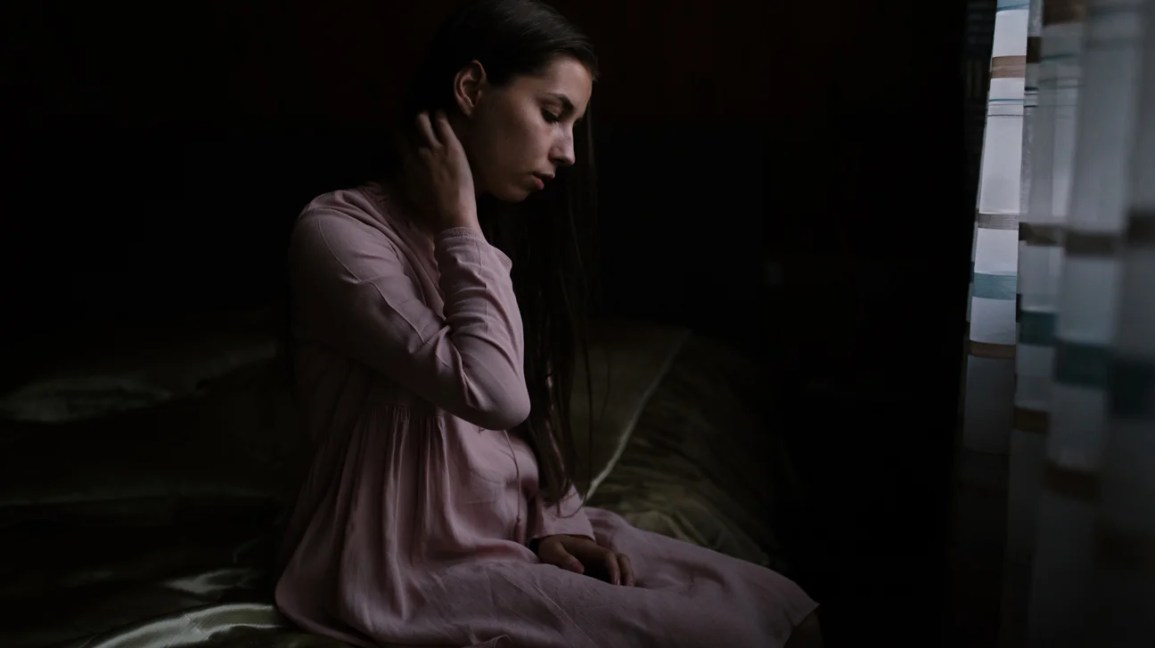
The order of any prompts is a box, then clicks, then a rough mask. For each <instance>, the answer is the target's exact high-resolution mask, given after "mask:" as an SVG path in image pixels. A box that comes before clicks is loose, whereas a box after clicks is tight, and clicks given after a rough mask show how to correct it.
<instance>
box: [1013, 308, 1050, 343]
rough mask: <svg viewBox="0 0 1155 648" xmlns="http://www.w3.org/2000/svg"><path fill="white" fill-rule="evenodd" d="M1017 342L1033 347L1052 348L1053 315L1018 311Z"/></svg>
mask: <svg viewBox="0 0 1155 648" xmlns="http://www.w3.org/2000/svg"><path fill="white" fill-rule="evenodd" d="M1019 342H1021V343H1023V344H1033V345H1035V346H1054V344H1055V314H1054V313H1045V312H1042V311H1019Z"/></svg>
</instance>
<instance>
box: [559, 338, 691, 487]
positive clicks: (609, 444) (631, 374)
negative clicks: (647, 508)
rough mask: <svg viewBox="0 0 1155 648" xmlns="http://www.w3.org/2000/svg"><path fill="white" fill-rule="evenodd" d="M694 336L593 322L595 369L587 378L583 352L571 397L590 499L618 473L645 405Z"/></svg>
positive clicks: (591, 346) (580, 469) (591, 342)
mask: <svg viewBox="0 0 1155 648" xmlns="http://www.w3.org/2000/svg"><path fill="white" fill-rule="evenodd" d="M689 335H690V330H689V329H687V328H684V327H679V326H672V325H660V324H656V323H652V322H646V321H641V320H630V319H622V318H619V319H601V320H597V321H595V322H592V323H591V330H590V340H589V360H590V367H589V369H590V370H589V373H588V374H587V372H586V367H585V363H584V357H583V355H582V354H581V353H579V354H578V356H577V360H576V362H575V363H574V364H575V367H574V384H573V390H572V392H571V398H570V421H571V424H572V426H573V435H574V444H575V446H576V450H577V455H578V477H579V478H581V477H584V476H585V475H587V474H588V475H589V478H590V484H589V487H588V488H587V490H586V493H585V499H589V498H590V497H592V496H593V494H594V493H595V492H596V491H597V488H598V486H599V485H600V484H601V483H602V482H603V481H605V479H606V477H607V476H608V475H609V474H610V472H611V471H612V470H613V468H614V465H615V464H616V463H617V461H618V459H619V458H620V457H621V454H622V451H623V450H624V449H625V447H626V443H627V442H629V440H630V435H631V434H632V433H633V431H634V426H635V424H636V423H637V420H638V417H639V416H640V415H641V413H642V410H643V409H644V408H645V405H646V402H647V401H648V400H649V398H650V395H651V394H652V393H653V391H654V389H655V388H656V387H657V386H658V383H659V382H661V379H662V377H663V376H664V375H665V374H666V372H667V371H668V370H669V368H670V365H671V364H672V363H673V360H674V358H675V357H676V356H677V354H678V351H679V350H680V349H681V348H682V345H683V344H685V342H686V340H687V339H688V338H689ZM587 375H588V376H589V378H590V380H589V383H590V384H589V385H587V381H586V377H587ZM591 386H592V391H591V389H590V388H591ZM591 397H592V399H591ZM591 400H592V409H591Z"/></svg>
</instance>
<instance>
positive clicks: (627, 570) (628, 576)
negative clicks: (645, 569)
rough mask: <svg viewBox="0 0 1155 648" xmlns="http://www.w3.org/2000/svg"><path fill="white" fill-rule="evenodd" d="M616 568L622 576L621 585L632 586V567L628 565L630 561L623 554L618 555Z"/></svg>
mask: <svg viewBox="0 0 1155 648" xmlns="http://www.w3.org/2000/svg"><path fill="white" fill-rule="evenodd" d="M618 567H619V569H620V570H621V574H622V584H623V585H625V586H627V587H633V586H634V567H633V565H631V564H630V559H629V558H627V557H626V555H625V554H618Z"/></svg>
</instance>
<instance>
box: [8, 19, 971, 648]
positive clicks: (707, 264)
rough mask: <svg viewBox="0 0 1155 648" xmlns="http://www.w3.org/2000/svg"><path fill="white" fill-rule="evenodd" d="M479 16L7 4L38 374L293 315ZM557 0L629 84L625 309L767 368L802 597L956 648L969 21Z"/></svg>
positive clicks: (603, 134)
mask: <svg viewBox="0 0 1155 648" xmlns="http://www.w3.org/2000/svg"><path fill="white" fill-rule="evenodd" d="M452 4H453V3H451V2H448V1H447V0H441V1H438V2H424V3H408V4H401V3H388V2H369V1H367V0H359V1H352V0H350V1H346V2H341V3H317V2H274V1H273V0H248V1H245V2H231V1H230V2H226V1H223V0H214V1H210V2H199V3H177V4H174V3H152V4H145V3H140V6H139V7H133V8H128V7H126V6H125V5H117V6H115V7H112V8H110V7H109V6H107V3H89V2H32V1H31V0H24V1H21V2H6V3H4V4H3V7H2V9H0V14H2V16H0V25H2V26H3V27H2V29H3V31H4V32H6V33H4V34H3V39H0V42H2V43H3V45H2V46H0V47H2V48H3V49H2V52H3V54H2V56H3V59H2V60H0V69H2V70H4V71H5V73H4V74H5V76H4V77H3V81H2V89H0V92H2V93H3V94H2V95H0V100H2V101H0V119H2V121H3V124H4V126H5V134H4V147H3V148H4V151H3V155H4V157H5V158H7V160H6V164H5V166H4V168H5V169H6V171H5V173H4V178H3V184H4V186H5V194H4V195H5V204H4V207H5V212H4V218H3V219H2V222H0V248H2V250H0V279H2V282H0V283H2V286H3V288H2V289H3V292H2V295H0V297H2V299H3V303H4V304H5V311H6V313H7V315H6V316H5V318H4V319H5V322H4V324H3V326H5V327H6V328H7V334H6V335H5V336H4V338H3V339H4V343H3V345H4V347H5V358H6V361H5V366H6V367H7V368H8V376H7V377H8V378H12V377H13V376H16V375H18V374H19V373H20V372H21V371H25V370H28V369H29V368H31V367H33V366H34V365H35V364H36V362H37V358H39V357H41V356H42V355H43V354H44V353H46V352H49V351H51V350H52V349H54V348H58V347H59V344H60V341H61V340H64V339H66V338H68V337H69V336H70V335H71V334H72V333H73V332H75V331H77V330H79V329H81V328H83V327H86V326H90V325H95V324H98V323H109V322H112V323H115V322H118V321H139V320H142V319H143V320H148V319H158V320H159V319H163V318H164V317H167V316H175V315H179V314H181V313H186V312H197V311H208V310H219V309H223V308H232V307H238V306H241V307H243V306H249V305H254V304H261V303H265V302H267V301H269V300H270V299H271V298H272V297H273V296H274V295H275V291H276V285H277V280H278V278H279V275H278V272H279V270H280V266H279V264H280V261H281V254H282V252H283V245H284V241H285V236H286V234H287V228H288V226H289V224H290V223H291V221H292V218H293V217H294V216H295V215H296V214H297V212H298V211H299V210H300V208H301V206H303V204H304V203H305V202H306V201H307V200H308V199H309V198H311V197H313V196H314V195H316V194H317V193H319V192H321V191H326V190H328V189H332V188H336V187H339V186H342V185H343V184H345V183H346V182H350V181H352V180H353V179H355V178H356V177H358V174H359V173H360V172H361V171H362V170H363V169H364V168H365V167H366V165H367V164H368V163H369V162H370V161H371V160H372V159H373V156H374V154H375V150H374V147H375V146H376V142H377V141H379V140H378V138H379V137H380V125H381V124H382V123H383V122H384V121H385V119H386V118H388V117H389V116H391V115H392V110H393V102H394V101H395V99H396V96H397V91H398V90H399V87H400V84H401V83H402V82H403V81H404V80H405V78H406V77H407V75H408V73H409V72H410V71H411V66H412V65H414V64H415V62H416V61H415V59H416V57H417V56H418V54H419V52H420V51H421V48H422V46H423V45H424V43H425V41H426V39H427V38H428V37H429V35H430V33H431V30H432V29H433V27H434V25H435V24H436V23H437V21H438V20H439V19H440V17H441V16H442V15H443V14H444V13H445V12H446V11H447V10H448V8H449V7H450V6H451V5H452ZM558 4H559V6H561V7H563V9H565V10H566V11H567V12H568V13H569V14H570V15H571V16H572V17H573V18H574V19H575V20H576V21H577V22H578V23H579V24H580V25H582V26H583V27H585V28H586V30H587V31H588V32H589V33H590V34H591V36H592V37H593V39H594V41H595V43H596V45H597V46H598V48H599V53H600V55H601V58H602V64H603V79H602V80H601V81H600V82H599V84H598V86H597V88H596V90H595V97H594V102H595V109H596V111H597V121H596V127H597V131H596V135H597V138H598V145H599V149H598V161H599V165H600V180H601V183H602V196H601V204H602V205H603V212H602V215H601V219H602V231H601V240H602V248H603V251H604V258H603V274H604V275H605V277H607V278H608V279H609V280H607V281H606V282H605V285H606V287H607V293H606V299H607V304H608V306H609V307H610V309H611V310H612V311H613V312H616V313H620V314H625V315H635V316H644V317H651V318H655V319H661V320H666V321H673V322H679V323H685V324H689V325H692V326H694V327H695V328H697V329H698V330H699V331H702V332H704V333H707V334H711V335H715V336H718V337H721V338H723V339H726V340H729V341H731V342H733V343H735V344H739V345H743V346H744V347H745V348H748V349H749V350H750V352H751V353H752V354H757V355H759V356H761V357H764V358H766V359H767V360H768V361H769V362H770V363H771V364H770V367H771V369H772V371H773V374H774V376H775V379H776V380H775V382H774V384H773V385H768V389H777V390H778V391H776V392H775V393H776V394H777V396H779V397H780V398H781V399H782V401H783V402H784V404H785V409H784V410H783V412H784V417H785V418H786V419H787V421H788V422H789V425H788V426H787V428H788V432H789V436H790V437H791V442H792V443H793V444H794V448H795V452H796V454H797V457H798V461H799V465H800V466H801V472H802V474H803V478H804V481H805V482H806V485H807V487H808V488H809V489H810V491H809V492H810V493H811V495H812V500H811V502H812V506H811V508H810V509H808V510H807V511H804V512H802V514H804V515H805V516H807V517H805V519H802V520H801V521H800V522H799V528H797V529H784V534H785V535H786V536H787V537H789V538H792V542H793V543H794V545H795V550H796V552H797V555H798V556H800V563H799V564H800V567H799V568H800V574H801V577H802V578H804V579H805V580H806V584H807V585H808V586H809V587H810V588H812V589H813V591H814V592H815V594H816V596H817V597H818V598H819V599H820V600H822V601H824V603H826V604H827V608H828V609H829V610H830V614H831V617H832V619H834V620H841V623H842V627H843V628H844V629H843V630H842V633H843V634H842V636H843V637H844V638H845V637H855V636H856V630H855V628H863V627H869V634H867V635H862V636H876V635H877V634H879V633H882V632H886V631H887V630H889V629H890V626H893V625H895V624H899V623H901V624H903V628H902V632H909V633H916V634H917V633H928V632H929V633H933V632H935V629H936V628H937V627H938V626H937V623H938V620H937V619H938V615H939V614H940V612H941V608H942V606H943V604H944V599H943V592H944V591H945V587H944V583H943V582H942V576H943V573H944V572H943V571H942V569H943V568H944V562H943V561H942V560H941V558H942V553H943V551H944V549H943V541H944V538H945V532H944V525H945V520H946V514H947V508H946V496H945V493H946V488H947V484H948V481H947V477H948V472H949V466H950V461H949V459H950V455H949V449H950V447H951V440H952V438H953V430H954V423H955V417H956V409H955V408H956V400H955V399H956V396H957V377H958V369H959V364H958V363H959V361H960V359H961V353H960V349H959V342H960V341H961V339H962V335H963V324H964V322H963V318H964V313H965V298H966V273H967V270H968V267H969V266H968V261H969V250H970V236H971V230H970V228H971V213H972V206H973V204H974V201H973V187H969V186H968V184H967V182H966V179H967V178H968V174H967V170H966V168H965V166H964V164H965V158H964V140H963V122H964V115H963V101H962V98H963V92H962V79H961V77H960V53H961V39H962V30H963V22H964V13H963V6H962V3H950V2H947V3H918V4H917V6H915V3H867V2H856V1H852V0H835V1H834V2H825V3H805V2H794V3H785V2H766V3H740V2H738V1H737V0H725V1H719V2H688V1H684V0H681V1H677V2H674V1H671V0H645V1H631V2H608V1H606V2H589V1H585V2H583V1H579V0H567V1H566V2H559V3H558ZM899 619H900V620H899ZM835 632H837V631H835ZM916 634H910V637H909V638H913V637H914V636H916ZM917 636H920V637H924V636H927V635H926V634H918V635H917ZM907 638H908V637H907V636H906V635H903V636H901V637H899V639H897V640H895V641H888V642H887V643H888V645H898V644H902V645H908V644H909V645H932V643H933V642H931V643H923V644H919V643H918V642H917V641H913V642H907V641H906V640H905V639H907Z"/></svg>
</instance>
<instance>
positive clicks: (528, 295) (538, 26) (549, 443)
mask: <svg viewBox="0 0 1155 648" xmlns="http://www.w3.org/2000/svg"><path fill="white" fill-rule="evenodd" d="M558 56H567V57H572V58H574V59H576V60H577V61H579V62H580V63H582V64H583V65H584V66H585V67H586V68H587V69H588V70H589V72H590V75H591V76H592V77H593V78H594V79H596V78H597V75H598V61H597V57H596V55H595V54H594V51H593V47H592V45H591V44H590V41H589V39H588V38H587V37H586V36H585V35H584V34H582V33H581V32H580V31H579V30H578V29H577V28H576V27H575V26H574V25H572V24H571V23H570V22H569V21H568V20H567V19H566V18H565V17H564V16H562V15H561V14H560V13H559V12H558V11H557V10H555V9H554V8H553V7H551V6H549V5H547V4H545V3H544V2H541V1H540V0H474V1H473V2H469V3H467V4H464V5H462V6H461V7H459V8H458V9H457V10H456V11H455V12H454V13H452V14H451V15H450V16H449V17H448V18H447V19H446V20H445V21H444V22H443V23H442V25H441V27H440V28H439V29H438V31H437V32H436V34H435V35H434V37H433V40H432V42H431V43H430V45H429V48H428V54H427V56H426V58H425V59H424V60H423V61H422V63H421V64H420V65H419V67H418V68H417V71H416V73H415V74H414V76H413V78H412V81H411V83H410V86H409V89H408V93H407V94H406V96H405V99H404V102H403V104H402V108H401V112H400V114H399V115H398V119H399V121H398V125H397V127H396V129H397V131H398V132H404V130H405V129H407V128H411V125H412V124H413V123H414V120H415V119H416V117H417V114H418V113H419V112H421V111H430V113H432V112H433V111H434V110H438V109H440V110H445V111H446V112H450V111H454V110H457V107H456V103H455V101H454V98H453V78H454V76H455V75H456V74H457V72H458V71H459V70H461V68H463V67H465V66H466V65H467V64H468V63H469V62H470V61H473V60H477V61H479V62H480V63H481V64H482V66H484V68H485V72H486V78H487V80H488V81H489V83H490V84H492V85H494V86H498V87H500V86H502V85H504V84H507V83H509V82H510V81H511V80H513V79H514V77H517V76H521V75H532V74H537V73H541V72H544V70H545V68H546V67H547V66H548V65H549V63H550V62H551V61H552V60H553V59H554V58H555V57H558ZM574 154H575V157H576V163H575V164H574V165H573V166H571V167H564V168H560V169H558V171H557V178H556V179H555V181H554V182H553V183H551V185H550V186H549V187H548V188H547V189H546V190H545V191H543V192H540V193H538V194H535V195H533V196H532V197H531V198H529V199H527V200H526V201H525V202H523V203H521V204H517V205H511V204H508V203H501V202H500V201H498V200H497V199H495V198H493V197H491V196H484V197H483V198H482V199H480V200H479V201H478V219H479V221H480V224H481V227H482V230H483V232H484V234H485V236H486V238H487V239H488V240H489V242H490V243H491V244H493V245H495V246H497V247H498V248H501V249H502V251H504V252H505V253H506V254H508V255H509V256H510V258H511V259H512V260H513V270H512V279H513V285H514V292H515V294H516V296H517V302H518V308H519V309H520V311H521V315H522V321H523V326H524V332H525V359H524V370H525V380H526V385H527V387H528V389H529V397H530V403H531V411H530V415H529V418H528V419H526V421H525V422H523V423H522V424H521V425H519V426H518V428H516V430H515V432H516V433H520V434H521V436H522V437H523V438H524V439H525V440H526V441H527V443H529V444H530V446H531V447H532V448H533V451H534V454H535V456H536V458H537V462H538V468H539V474H540V483H541V491H542V493H543V495H544V496H545V499H546V500H547V501H548V502H551V503H556V502H558V501H559V500H560V499H561V498H562V497H564V496H565V494H566V493H567V492H568V490H569V489H570V487H571V486H575V485H576V483H577V481H576V480H575V476H576V467H575V461H576V452H575V447H574V446H575V444H574V434H573V430H572V429H571V423H570V394H571V389H572V387H573V381H574V374H575V371H574V368H575V367H574V361H575V359H576V358H577V356H578V355H581V357H582V358H583V360H584V363H585V368H586V371H585V375H586V378H587V380H588V379H589V376H590V372H589V353H588V349H589V347H588V341H589V336H588V317H589V316H590V314H591V313H592V312H593V311H594V310H595V309H596V307H597V305H596V303H595V301H594V300H595V299H596V297H597V292H598V290H597V285H596V275H595V273H594V272H593V268H594V265H595V263H594V262H595V259H596V255H595V249H594V243H595V241H594V237H593V232H594V230H595V219H596V209H597V200H596V196H597V191H596V182H595V176H594V159H593V111H592V101H591V102H590V105H589V106H587V108H586V115H585V118H584V119H583V120H582V122H580V123H578V124H577V125H575V133H574ZM398 170H399V161H398V159H397V156H392V157H391V158H390V160H389V161H388V162H387V166H386V168H385V170H384V174H383V175H384V176H386V177H389V176H391V175H393V174H395V173H396V172H397V171H398ZM587 384H588V383H587ZM587 394H592V389H590V390H587ZM590 411H591V412H592V407H591V408H590ZM588 438H589V439H590V441H591V443H592V440H593V434H592V431H591V434H590V435H589V437H588ZM555 447H556V449H557V451H556V452H555V451H554V448H555ZM588 480H589V476H588V474H587V476H586V480H585V482H586V483H588Z"/></svg>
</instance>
